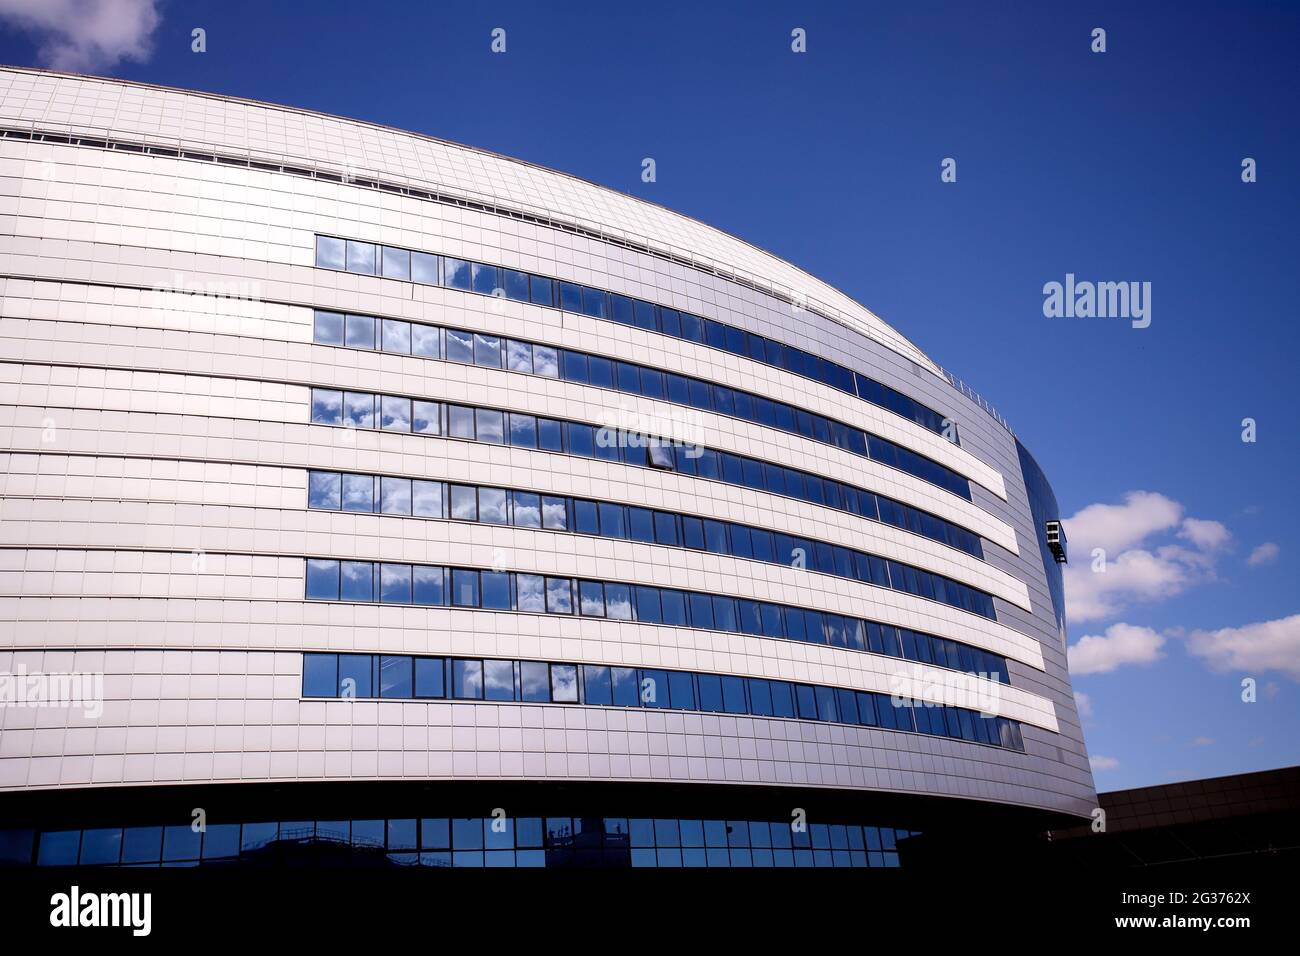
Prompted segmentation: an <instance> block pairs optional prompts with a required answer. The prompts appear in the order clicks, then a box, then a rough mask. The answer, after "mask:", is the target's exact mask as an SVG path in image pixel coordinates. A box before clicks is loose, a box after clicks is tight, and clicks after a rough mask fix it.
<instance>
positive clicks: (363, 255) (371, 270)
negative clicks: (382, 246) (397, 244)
mask: <svg viewBox="0 0 1300 956" xmlns="http://www.w3.org/2000/svg"><path fill="white" fill-rule="evenodd" d="M348 272H361V273H364V274H365V275H374V274H375V247H374V246H373V245H372V244H371V243H369V242H357V241H356V240H355V239H349V240H348Z"/></svg>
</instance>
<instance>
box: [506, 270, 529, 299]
mask: <svg viewBox="0 0 1300 956" xmlns="http://www.w3.org/2000/svg"><path fill="white" fill-rule="evenodd" d="M501 272H502V274H503V276H504V277H505V282H504V288H505V294H506V298H507V299H513V300H515V301H516V302H527V301H528V274H527V273H525V272H516V271H515V270H514V269H502V270H501Z"/></svg>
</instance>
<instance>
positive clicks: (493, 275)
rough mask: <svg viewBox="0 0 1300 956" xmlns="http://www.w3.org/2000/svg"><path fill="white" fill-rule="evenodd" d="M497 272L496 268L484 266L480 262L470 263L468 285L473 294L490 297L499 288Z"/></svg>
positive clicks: (499, 278)
mask: <svg viewBox="0 0 1300 956" xmlns="http://www.w3.org/2000/svg"><path fill="white" fill-rule="evenodd" d="M499 272H500V270H499V269H498V268H497V267H496V266H489V265H484V264H483V263H481V262H473V263H470V285H471V286H472V287H473V290H474V291H475V292H478V293H480V294H482V295H492V294H493V293H494V292H496V290H497V289H499V288H501V277H500V276H499V275H498V273H499Z"/></svg>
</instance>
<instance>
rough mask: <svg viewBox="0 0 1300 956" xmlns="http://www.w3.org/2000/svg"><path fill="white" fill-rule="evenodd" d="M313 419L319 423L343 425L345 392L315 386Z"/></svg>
mask: <svg viewBox="0 0 1300 956" xmlns="http://www.w3.org/2000/svg"><path fill="white" fill-rule="evenodd" d="M311 420H312V422H313V423H314V424H317V425H342V424H343V393H342V392H336V391H333V390H331V389H327V388H313V389H312V390H311Z"/></svg>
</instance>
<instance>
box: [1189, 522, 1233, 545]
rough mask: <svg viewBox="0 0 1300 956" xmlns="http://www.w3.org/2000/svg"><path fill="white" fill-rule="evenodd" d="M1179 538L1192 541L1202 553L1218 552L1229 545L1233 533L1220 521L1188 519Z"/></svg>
mask: <svg viewBox="0 0 1300 956" xmlns="http://www.w3.org/2000/svg"><path fill="white" fill-rule="evenodd" d="M1178 537H1180V538H1183V539H1185V540H1187V541H1190V542H1191V543H1192V544H1194V545H1195V546H1196V547H1198V548H1200V549H1201V550H1202V551H1216V550H1218V549H1219V548H1221V547H1223V546H1224V545H1225V544H1227V543H1228V541H1229V539H1230V538H1231V537H1232V533H1231V532H1230V531H1229V530H1228V529H1227V528H1226V527H1224V526H1223V525H1222V524H1221V523H1219V522H1218V521H1206V520H1204V519H1202V518H1187V519H1186V520H1184V521H1183V526H1182V528H1181V529H1179V532H1178Z"/></svg>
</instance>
